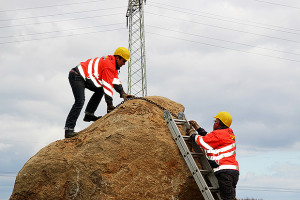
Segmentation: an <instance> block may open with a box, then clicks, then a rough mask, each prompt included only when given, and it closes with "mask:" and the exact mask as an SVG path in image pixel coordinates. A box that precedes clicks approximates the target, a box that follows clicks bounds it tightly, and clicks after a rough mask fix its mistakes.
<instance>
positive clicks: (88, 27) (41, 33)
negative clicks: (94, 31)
mask: <svg viewBox="0 0 300 200" xmlns="http://www.w3.org/2000/svg"><path fill="white" fill-rule="evenodd" d="M121 24H124V23H115V24H103V25H99V26H87V27H80V28H73V29H63V30H58V31H47V32H40V33H29V34H24V35H10V36H0V38H12V37H25V36H32V35H43V34H50V33H60V32H65V31H74V30H80V29H90V28H97V27H103V26H114V25H121Z"/></svg>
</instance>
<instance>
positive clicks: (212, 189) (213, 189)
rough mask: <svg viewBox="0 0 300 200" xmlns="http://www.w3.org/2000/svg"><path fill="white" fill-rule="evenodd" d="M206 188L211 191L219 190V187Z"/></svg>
mask: <svg viewBox="0 0 300 200" xmlns="http://www.w3.org/2000/svg"><path fill="white" fill-rule="evenodd" d="M208 189H209V190H210V191H211V192H219V188H215V187H208Z"/></svg>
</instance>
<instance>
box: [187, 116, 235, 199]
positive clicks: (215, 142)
mask: <svg viewBox="0 0 300 200" xmlns="http://www.w3.org/2000/svg"><path fill="white" fill-rule="evenodd" d="M214 118H216V120H215V122H214V125H213V131H212V132H211V133H207V132H206V131H205V130H204V129H203V128H201V127H200V126H199V125H198V124H197V122H195V121H193V120H191V121H189V122H190V124H191V125H192V126H193V128H194V129H196V130H197V132H198V134H199V135H198V134H196V132H195V130H194V129H191V130H190V134H192V135H191V136H190V139H191V141H194V142H196V143H197V144H198V145H199V146H200V147H201V148H203V149H204V150H205V151H206V155H207V158H208V161H209V163H210V164H211V166H212V168H213V170H214V173H215V176H216V177H217V179H218V182H219V187H220V195H221V198H222V200H235V199H236V198H235V195H236V191H235V188H236V185H237V182H238V179H239V164H238V162H237V160H236V143H235V135H234V133H233V131H232V129H231V128H230V125H231V122H232V117H231V115H230V114H229V113H228V112H224V111H223V112H219V113H218V114H217V116H215V117H214Z"/></svg>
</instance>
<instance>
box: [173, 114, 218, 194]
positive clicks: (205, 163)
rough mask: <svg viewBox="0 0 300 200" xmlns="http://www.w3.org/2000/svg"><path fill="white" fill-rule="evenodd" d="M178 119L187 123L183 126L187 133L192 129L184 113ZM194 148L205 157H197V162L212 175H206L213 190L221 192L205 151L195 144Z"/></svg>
mask: <svg viewBox="0 0 300 200" xmlns="http://www.w3.org/2000/svg"><path fill="white" fill-rule="evenodd" d="M178 119H179V120H181V121H185V125H183V126H182V127H183V129H184V131H185V132H186V131H187V129H190V128H191V125H190V124H189V122H188V121H187V119H186V117H185V114H184V113H183V112H179V113H178ZM191 145H192V148H193V149H194V151H195V152H196V153H200V154H202V155H203V156H200V157H197V160H198V161H199V163H200V165H201V167H202V169H203V170H208V171H210V172H211V173H208V174H206V177H207V179H208V180H209V182H210V184H211V185H212V187H213V188H217V190H219V182H218V179H217V177H216V176H215V175H214V171H213V169H212V167H211V165H210V164H209V162H208V160H207V157H206V153H205V152H204V150H203V149H202V148H201V147H200V146H198V145H197V144H196V143H195V142H191ZM217 196H218V198H219V199H221V196H220V193H219V192H218V193H217Z"/></svg>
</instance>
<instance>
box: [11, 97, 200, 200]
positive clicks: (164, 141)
mask: <svg viewBox="0 0 300 200" xmlns="http://www.w3.org/2000/svg"><path fill="white" fill-rule="evenodd" d="M147 98H148V99H150V100H152V101H154V102H156V103H157V104H159V105H161V106H163V107H164V108H166V109H168V110H170V111H171V112H173V113H176V114H177V113H178V112H183V111H184V107H183V106H182V105H181V104H178V103H176V102H174V101H171V100H169V99H167V98H164V97H157V96H153V97H147ZM200 196H201V194H200V192H199V191H198V188H197V185H196V183H195V181H194V179H193V177H192V176H191V174H190V172H189V170H188V167H187V165H186V164H185V162H184V159H183V158H182V156H181V154H180V152H179V150H178V148H177V146H176V144H175V142H174V141H173V139H172V136H171V133H170V131H169V129H168V127H167V125H166V123H165V121H164V118H163V111H162V110H161V109H160V108H159V107H158V106H156V105H154V104H151V103H149V102H147V101H144V100H141V99H134V100H130V101H126V102H125V103H124V104H122V105H121V106H119V107H118V108H116V109H115V110H113V111H112V112H110V113H109V114H106V115H105V116H103V117H102V118H101V119H99V120H98V121H96V122H94V123H93V124H92V125H91V126H89V127H88V128H86V129H85V130H83V131H81V132H80V133H79V135H78V136H76V137H74V138H70V139H64V140H59V141H56V142H53V143H51V144H49V145H48V146H46V147H44V148H43V149H41V150H40V151H39V152H38V153H37V154H36V155H34V156H33V157H32V158H30V159H29V160H28V161H27V163H26V164H25V165H24V167H23V168H22V169H21V171H20V172H19V174H18V175H17V177H16V181H15V186H14V190H13V193H12V195H11V197H10V200H89V199H90V200H100V199H102V200H103V199H105V200H106V199H114V200H115V199H124V200H125V199H134V200H138V199H157V200H164V199H170V200H175V199H176V200H179V199H180V200H183V199H186V200H190V199H202V197H200Z"/></svg>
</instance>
